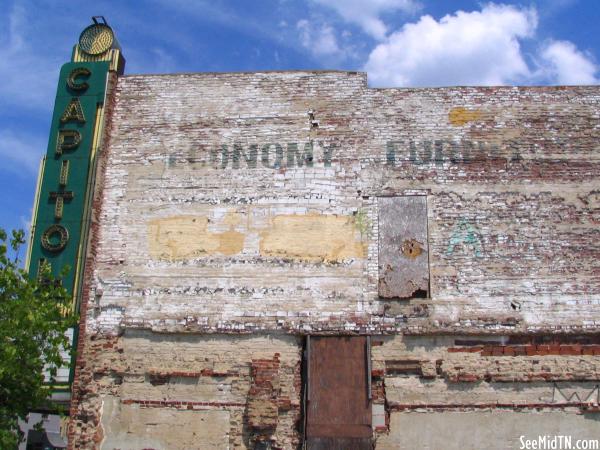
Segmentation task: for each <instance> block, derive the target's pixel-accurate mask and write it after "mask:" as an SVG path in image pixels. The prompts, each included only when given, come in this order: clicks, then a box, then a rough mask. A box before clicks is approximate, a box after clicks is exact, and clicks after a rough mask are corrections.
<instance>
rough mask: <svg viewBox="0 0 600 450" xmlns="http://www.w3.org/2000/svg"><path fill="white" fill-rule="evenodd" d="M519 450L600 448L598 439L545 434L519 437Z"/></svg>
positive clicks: (599, 449)
mask: <svg viewBox="0 0 600 450" xmlns="http://www.w3.org/2000/svg"><path fill="white" fill-rule="evenodd" d="M519 443H520V447H519V450H524V449H526V450H592V449H595V450H600V440H598V439H573V436H567V435H560V434H559V435H554V436H552V435H543V436H538V437H537V438H535V439H527V438H526V437H525V436H520V437H519Z"/></svg>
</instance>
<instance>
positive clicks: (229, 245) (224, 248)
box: [217, 230, 245, 255]
mask: <svg viewBox="0 0 600 450" xmlns="http://www.w3.org/2000/svg"><path fill="white" fill-rule="evenodd" d="M218 236H219V248H218V249H217V251H218V252H219V253H222V254H224V255H235V254H237V253H240V252H241V251H242V250H243V249H244V238H245V236H244V235H243V234H242V233H239V232H237V231H232V230H229V231H226V232H224V233H219V235H218Z"/></svg>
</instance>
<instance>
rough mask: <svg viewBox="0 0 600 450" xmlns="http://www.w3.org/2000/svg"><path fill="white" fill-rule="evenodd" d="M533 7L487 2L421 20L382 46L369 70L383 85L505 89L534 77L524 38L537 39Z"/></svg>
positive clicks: (400, 31)
mask: <svg viewBox="0 0 600 450" xmlns="http://www.w3.org/2000/svg"><path fill="white" fill-rule="evenodd" d="M536 27H537V14H536V12H535V10H534V9H519V8H516V7H514V6H505V5H494V4H488V5H486V6H484V7H483V8H482V10H481V11H473V12H463V11H458V12H456V13H455V14H453V15H447V16H444V17H443V18H442V19H440V20H439V21H436V20H435V19H433V18H432V17H431V16H422V17H421V18H420V19H419V21H418V22H416V23H408V24H405V25H404V26H403V27H402V29H400V30H399V31H397V32H394V33H392V34H391V35H390V36H389V37H388V38H387V39H386V40H385V41H384V42H382V43H381V44H379V45H377V46H376V47H375V49H373V51H372V52H371V54H370V55H369V59H368V61H367V63H366V65H365V69H366V70H367V72H368V73H369V79H370V80H371V81H372V82H373V83H374V84H375V85H379V86H440V85H445V86H449V85H501V84H506V83H515V82H521V81H522V80H527V79H528V78H530V77H531V76H532V73H531V71H530V69H529V67H528V66H527V63H526V61H525V59H524V57H523V55H522V53H521V48H520V43H519V39H523V38H529V37H532V36H533V34H534V32H535V29H536Z"/></svg>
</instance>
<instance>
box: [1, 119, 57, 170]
mask: <svg viewBox="0 0 600 450" xmlns="http://www.w3.org/2000/svg"><path fill="white" fill-rule="evenodd" d="M45 150H46V141H45V139H42V138H39V137H32V136H31V135H30V134H16V133H15V132H14V131H12V130H7V129H0V160H1V161H2V169H4V170H9V171H11V172H14V173H16V174H19V175H23V176H26V177H27V178H30V177H31V175H32V174H35V173H37V170H38V167H39V162H40V158H41V157H42V154H43V153H44V152H45Z"/></svg>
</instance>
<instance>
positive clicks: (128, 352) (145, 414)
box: [70, 331, 301, 450]
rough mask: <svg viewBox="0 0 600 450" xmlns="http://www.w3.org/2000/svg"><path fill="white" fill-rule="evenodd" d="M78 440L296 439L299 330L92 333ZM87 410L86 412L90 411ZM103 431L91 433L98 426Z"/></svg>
mask: <svg viewBox="0 0 600 450" xmlns="http://www.w3.org/2000/svg"><path fill="white" fill-rule="evenodd" d="M86 355H87V358H86V367H89V368H91V370H92V372H93V374H92V376H90V377H89V378H88V379H87V383H85V386H83V387H82V388H81V389H82V390H83V392H82V394H83V400H82V401H81V402H80V403H79V409H78V411H77V412H76V414H74V415H73V416H74V418H75V419H76V420H80V421H81V422H83V423H78V424H77V423H76V425H77V426H76V433H75V434H74V435H73V436H72V438H71V442H70V443H71V445H74V448H102V449H115V448H118V449H126V448H127V449H140V448H154V449H157V450H158V449H169V450H170V449H182V450H183V449H191V448H203V449H204V448H218V449H225V448H254V443H255V442H257V441H259V440H268V441H270V442H272V443H273V445H275V446H277V447H279V448H295V447H296V446H297V445H298V443H299V441H300V435H299V431H300V429H301V422H300V421H301V414H300V398H301V397H300V395H301V362H300V358H301V345H300V343H299V340H298V339H297V338H295V337H293V336H285V335H284V336H279V337H277V336H264V335H261V336H258V335H257V336H230V335H218V336H209V335H191V334H188V335H178V334H169V335H159V334H153V333H148V332H135V331H132V332H126V333H125V334H124V335H122V336H119V337H105V338H101V337H98V338H95V339H93V340H90V341H88V342H87V343H86ZM84 417H85V420H83V418H84ZM90 435H91V436H92V437H93V439H88V438H89V436H90Z"/></svg>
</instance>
